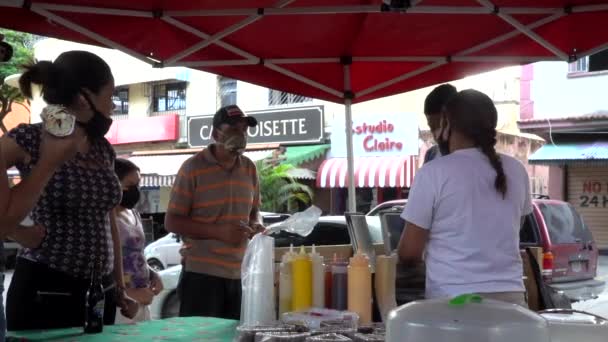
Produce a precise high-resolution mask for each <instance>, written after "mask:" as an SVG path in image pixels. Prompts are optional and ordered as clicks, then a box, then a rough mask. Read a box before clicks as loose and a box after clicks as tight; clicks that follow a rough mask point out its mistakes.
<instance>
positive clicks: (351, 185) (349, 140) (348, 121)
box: [343, 64, 357, 213]
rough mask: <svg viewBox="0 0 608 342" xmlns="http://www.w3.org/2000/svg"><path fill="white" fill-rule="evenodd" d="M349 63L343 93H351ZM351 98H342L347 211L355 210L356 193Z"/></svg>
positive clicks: (345, 73)
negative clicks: (346, 167)
mask: <svg viewBox="0 0 608 342" xmlns="http://www.w3.org/2000/svg"><path fill="white" fill-rule="evenodd" d="M350 66H351V65H350V64H344V66H343V69H344V94H348V93H351V78H350ZM352 102H353V100H352V98H350V97H347V96H345V98H344V114H345V115H344V120H345V125H344V129H345V130H346V163H347V166H348V169H347V174H348V184H347V186H348V211H349V212H351V213H354V212H356V211H357V194H356V192H355V152H354V148H353V115H352V108H351V107H352Z"/></svg>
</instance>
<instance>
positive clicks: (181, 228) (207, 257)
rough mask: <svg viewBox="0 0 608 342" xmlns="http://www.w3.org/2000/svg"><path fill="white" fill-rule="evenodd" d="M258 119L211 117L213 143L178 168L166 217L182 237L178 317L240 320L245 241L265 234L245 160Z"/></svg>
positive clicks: (233, 112) (230, 109)
mask: <svg viewBox="0 0 608 342" xmlns="http://www.w3.org/2000/svg"><path fill="white" fill-rule="evenodd" d="M256 125H257V120H256V119H255V118H253V117H250V116H247V115H246V114H245V113H244V112H243V111H241V110H240V109H239V107H237V106H235V105H231V106H226V107H223V108H220V109H219V110H218V111H217V113H215V116H214V117H213V133H212V137H213V140H214V141H215V143H213V144H211V145H209V146H208V147H207V148H205V149H203V150H202V151H201V152H199V153H197V154H196V155H194V156H193V157H191V158H190V159H188V160H186V161H185V162H184V164H183V165H182V167H181V169H180V171H179V174H178V175H177V178H176V180H175V183H174V185H173V189H172V191H171V199H170V201H169V208H168V209H167V215H166V218H165V227H166V229H167V230H168V231H170V232H173V233H177V234H179V235H182V236H183V237H184V245H185V248H183V249H182V255H183V256H184V263H183V264H184V268H183V270H182V274H181V277H180V282H179V285H178V295H179V297H180V302H181V306H180V316H182V317H184V316H207V317H219V318H227V319H239V316H240V310H241V280H240V277H241V274H240V273H241V262H242V259H243V255H244V251H245V247H246V246H247V240H248V239H250V238H251V237H252V236H253V235H254V234H256V233H259V232H261V231H263V230H264V227H263V226H262V224H261V223H260V215H259V206H260V189H259V183H258V176H257V171H256V168H255V164H254V163H253V162H252V161H251V160H249V158H247V157H245V156H243V152H244V151H245V148H246V146H247V129H248V128H249V127H255V126H256Z"/></svg>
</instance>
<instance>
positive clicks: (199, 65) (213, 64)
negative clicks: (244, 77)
mask: <svg viewBox="0 0 608 342" xmlns="http://www.w3.org/2000/svg"><path fill="white" fill-rule="evenodd" d="M259 63H260V62H259V61H258V60H251V59H227V60H221V61H193V62H177V63H174V64H171V66H175V67H186V68H205V67H218V66H242V65H256V64H259Z"/></svg>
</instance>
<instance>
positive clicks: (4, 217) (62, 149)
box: [0, 131, 84, 341]
mask: <svg viewBox="0 0 608 342" xmlns="http://www.w3.org/2000/svg"><path fill="white" fill-rule="evenodd" d="M83 138H84V134H82V132H81V131H78V132H76V133H75V134H72V135H71V136H69V137H66V138H64V139H57V138H53V137H51V136H50V135H48V134H47V135H44V137H43V139H42V140H43V142H42V148H43V149H44V151H45V152H46V153H45V152H43V154H42V155H43V157H42V158H43V159H41V161H40V163H38V165H37V166H36V167H35V168H34V169H33V170H32V173H31V175H30V177H28V178H27V179H25V180H23V181H22V182H20V183H19V184H17V185H15V186H14V187H12V188H9V183H8V177H7V168H6V162H5V160H4V155H3V154H2V144H0V239H2V240H4V239H5V238H6V237H7V236H8V235H12V234H13V233H14V232H15V227H16V226H17V225H18V224H19V222H21V221H22V220H23V219H24V218H25V217H26V216H27V214H28V213H29V212H30V211H31V210H32V208H34V206H35V205H36V202H37V201H38V199H39V198H40V194H41V193H42V190H44V187H45V186H46V184H47V183H48V181H49V179H50V178H51V177H52V176H53V173H55V170H56V169H57V168H58V167H59V166H61V165H62V164H63V163H64V162H65V161H67V160H69V159H71V158H73V157H74V155H75V154H76V147H77V146H78V144H79V143H80V141H81V140H82V139H83ZM48 151H54V153H48ZM3 252H4V251H2V245H0V253H3ZM0 269H1V270H2V271H4V265H0ZM2 292H4V274H2V273H0V341H4V338H5V333H6V318H5V316H4V305H3V304H2Z"/></svg>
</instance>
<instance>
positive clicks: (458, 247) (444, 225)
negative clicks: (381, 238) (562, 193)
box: [401, 148, 532, 298]
mask: <svg viewBox="0 0 608 342" xmlns="http://www.w3.org/2000/svg"><path fill="white" fill-rule="evenodd" d="M500 157H501V160H502V164H503V168H504V171H505V174H506V177H507V194H506V197H505V199H503V197H502V194H500V193H499V192H498V191H497V190H496V189H495V187H494V181H495V178H496V171H494V169H493V168H492V166H491V165H490V162H489V160H488V158H487V157H486V156H485V155H484V154H483V153H482V152H481V151H480V150H478V149H476V148H473V149H465V150H459V151H456V152H453V153H451V154H449V155H447V156H444V157H441V158H437V159H435V160H433V162H432V163H428V164H426V165H424V167H422V169H420V171H419V172H418V173H417V174H416V178H415V180H414V184H413V185H412V188H411V190H410V194H409V198H408V203H407V206H406V207H405V210H404V211H403V214H402V215H401V217H403V219H404V220H406V221H407V222H410V223H412V224H415V225H417V226H419V227H421V228H423V229H428V230H429V231H430V234H429V242H428V244H427V246H426V252H425V263H426V297H427V298H437V297H453V296H457V295H460V294H465V293H489V292H523V291H524V285H523V280H522V276H523V268H522V261H521V257H520V254H519V230H520V226H521V217H522V216H524V215H527V214H529V213H531V212H532V203H531V195H530V184H529V180H528V174H527V172H526V169H525V168H524V166H523V165H522V164H521V163H520V162H519V161H518V160H516V159H514V158H512V157H509V156H506V155H500Z"/></svg>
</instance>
